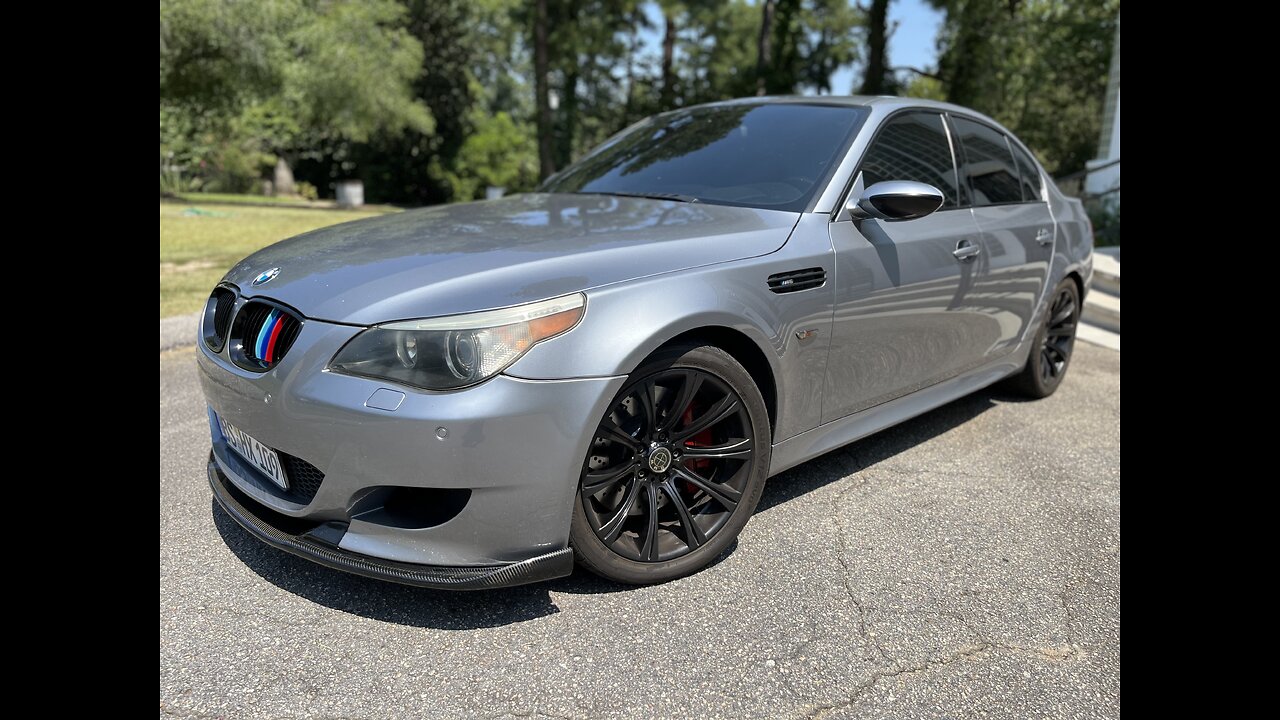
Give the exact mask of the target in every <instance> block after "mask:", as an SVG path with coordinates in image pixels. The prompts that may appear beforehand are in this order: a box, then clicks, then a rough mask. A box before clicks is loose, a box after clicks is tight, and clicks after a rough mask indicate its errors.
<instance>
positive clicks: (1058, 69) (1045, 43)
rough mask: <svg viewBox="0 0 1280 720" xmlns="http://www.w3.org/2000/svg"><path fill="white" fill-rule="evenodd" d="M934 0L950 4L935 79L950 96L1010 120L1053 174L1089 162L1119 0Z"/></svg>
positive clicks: (1007, 122) (944, 5)
mask: <svg viewBox="0 0 1280 720" xmlns="http://www.w3.org/2000/svg"><path fill="white" fill-rule="evenodd" d="M930 2H931V3H932V4H933V5H934V6H935V7H938V8H940V9H942V10H943V11H945V12H946V19H945V21H944V22H943V27H942V31H941V33H940V36H939V48H940V50H941V55H940V57H939V59H938V72H937V80H938V83H939V84H940V85H941V88H942V89H943V90H944V91H945V93H946V98H947V100H949V101H951V102H954V103H958V104H961V105H967V106H969V107H972V108H974V109H976V110H979V111H982V112H985V113H987V114H988V115H991V116H992V117H994V118H996V119H997V120H999V121H1000V122H1002V123H1004V124H1005V125H1006V126H1008V127H1009V128H1010V129H1011V130H1013V131H1014V133H1016V134H1017V135H1018V137H1019V138H1021V139H1022V140H1023V141H1024V142H1026V143H1027V145H1028V146H1030V147H1031V149H1032V150H1034V151H1035V152H1036V154H1037V155H1038V156H1039V157H1040V160H1041V161H1042V162H1044V164H1045V167H1046V168H1047V169H1048V170H1049V171H1050V172H1051V173H1055V174H1060V173H1067V172H1072V171H1075V170H1080V169H1083V168H1084V164H1085V162H1086V161H1087V160H1088V159H1089V158H1091V157H1092V155H1093V151H1094V144H1095V143H1096V142H1097V136H1098V130H1099V123H1100V122H1101V115H1102V100H1103V96H1104V94H1105V92H1106V83H1107V69H1108V63H1109V62H1110V58H1111V48H1112V40H1113V37H1114V32H1115V23H1116V22H1117V19H1118V17H1119V12H1120V3H1119V1H1118V0H1079V1H1076V2H1067V1H1066V0H930ZM928 89H929V88H927V87H926V84H924V83H920V84H918V90H920V91H925V90H928Z"/></svg>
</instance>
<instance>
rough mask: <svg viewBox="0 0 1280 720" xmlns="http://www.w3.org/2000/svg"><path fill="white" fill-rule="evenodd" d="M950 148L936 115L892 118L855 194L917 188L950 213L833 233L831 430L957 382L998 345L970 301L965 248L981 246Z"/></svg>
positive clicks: (971, 276) (835, 225)
mask: <svg viewBox="0 0 1280 720" xmlns="http://www.w3.org/2000/svg"><path fill="white" fill-rule="evenodd" d="M951 148H952V146H951V141H950V139H949V137H948V135H947V129H946V125H945V122H944V120H943V117H942V115H941V114H939V113H937V112H931V111H910V112H906V113H900V114H897V115H894V116H892V117H891V118H889V119H888V120H886V121H885V122H884V123H883V124H882V125H881V126H880V128H879V130H878V131H877V134H876V136H875V138H874V139H873V140H872V142H871V144H870V145H869V146H868V148H867V151H866V153H865V155H864V157H863V158H862V161H861V163H860V165H859V168H858V171H857V172H855V175H854V176H855V177H858V174H859V173H860V174H861V178H860V179H859V180H858V181H857V182H856V183H855V185H854V192H860V191H861V189H862V188H864V187H867V186H870V185H872V184H874V183H877V182H880V181H883V180H914V181H917V182H923V183H927V184H929V185H932V186H934V187H936V188H938V189H939V190H941V191H942V192H943V195H944V196H945V200H944V202H943V206H942V207H941V208H940V209H939V210H938V211H937V212H935V213H933V214H931V215H928V216H926V217H923V218H919V219H917V220H908V221H905V222H886V221H882V220H875V219H865V220H859V221H857V222H854V221H853V220H852V219H851V218H850V217H849V215H848V213H847V212H846V211H844V210H843V209H842V210H841V211H840V215H839V216H838V219H837V220H836V221H835V222H832V223H831V225H830V229H831V241H832V245H833V247H834V249H835V253H836V308H835V316H834V323H833V324H832V329H831V349H830V354H829V356H828V361H827V381H826V393H825V394H824V397H823V405H822V416H823V421H824V422H829V421H831V420H835V419H838V418H841V417H844V416H846V415H849V414H851V413H854V412H858V411H859V410H863V409H866V408H868V407H871V406H874V405H878V404H880V403H882V402H886V401H889V400H892V399H894V398H897V397H901V396H903V395H906V394H907V393H910V392H912V391H914V390H918V389H920V388H922V387H926V386H928V385H932V384H933V383H936V382H938V381H940V380H944V379H946V378H948V377H951V376H953V375H955V374H957V373H958V372H961V371H963V370H964V369H965V368H967V367H970V366H972V365H973V364H974V363H975V362H981V359H982V357H983V353H984V352H985V351H986V349H987V348H988V347H989V346H990V344H991V342H992V335H993V331H992V330H991V327H990V325H992V324H993V323H992V322H991V320H990V319H989V318H986V317H984V316H983V315H982V314H981V313H977V312H974V311H973V308H972V307H970V303H969V302H968V301H967V300H966V296H967V295H968V294H969V293H970V292H971V290H972V288H973V287H974V283H975V281H976V278H977V276H978V274H979V273H980V272H981V266H980V264H979V263H978V262H975V260H976V259H978V258H980V257H981V256H980V255H979V256H978V258H974V257H973V256H971V255H969V254H968V253H965V252H962V253H961V257H957V256H956V254H955V253H956V250H957V249H958V248H962V247H967V246H971V245H974V244H976V243H979V242H981V238H980V232H979V230H978V225H977V223H976V222H974V219H973V213H972V211H971V210H970V209H969V208H968V207H967V205H968V198H967V197H965V196H964V195H963V189H962V188H963V186H962V185H961V183H959V181H958V176H957V171H956V167H955V164H954V162H955V161H954V157H953V154H952V149H951Z"/></svg>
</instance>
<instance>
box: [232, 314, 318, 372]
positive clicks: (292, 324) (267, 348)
mask: <svg viewBox="0 0 1280 720" xmlns="http://www.w3.org/2000/svg"><path fill="white" fill-rule="evenodd" d="M236 326H237V327H236V329H233V330H232V334H233V335H236V336H238V337H239V339H240V342H241V343H242V347H243V351H242V352H243V354H242V355H241V356H240V359H237V358H236V357H235V354H234V353H233V357H232V360H233V361H234V362H236V364H237V365H240V366H241V367H244V368H245V369H246V370H265V369H268V368H270V367H271V366H273V365H275V364H276V363H278V362H280V360H281V359H282V358H283V357H284V355H285V353H287V352H289V347H290V346H291V345H293V341H294V340H296V339H297V337H298V333H299V331H301V330H302V321H300V320H299V319H298V318H296V317H294V315H293V314H292V313H290V312H289V311H288V310H285V309H284V308H281V307H278V306H276V305H275V304H274V303H273V304H267V303H265V302H262V301H258V300H250V301H249V302H247V303H245V306H244V308H242V309H241V310H240V314H239V317H238V318H237V320H236Z"/></svg>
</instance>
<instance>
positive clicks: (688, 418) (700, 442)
mask: <svg viewBox="0 0 1280 720" xmlns="http://www.w3.org/2000/svg"><path fill="white" fill-rule="evenodd" d="M680 422H681V423H682V424H684V425H688V424H689V423H691V422H693V403H689V408H688V409H687V410H685V411H684V417H683V418H681V419H680ZM712 441H713V438H712V437H711V429H710V428H708V429H706V430H703V431H702V432H700V433H698V434H697V435H694V436H693V437H691V438H689V439H688V440H687V441H685V445H689V446H692V447H708V446H710V445H711V444H712ZM686 464H688V465H689V466H691V467H692V468H693V469H694V470H697V471H698V474H699V475H703V476H704V477H705V474H704V473H703V471H704V470H706V469H707V468H709V467H711V461H710V460H707V459H702V460H693V461H690V462H689V463H686ZM684 488H685V490H688V491H689V494H690V495H695V494H697V492H698V486H697V485H694V484H693V483H691V482H689V481H688V480H686V481H685V483H684Z"/></svg>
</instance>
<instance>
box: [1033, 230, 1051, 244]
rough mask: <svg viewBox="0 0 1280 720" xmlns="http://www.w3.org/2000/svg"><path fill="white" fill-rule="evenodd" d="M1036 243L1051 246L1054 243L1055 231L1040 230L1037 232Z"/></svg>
mask: <svg viewBox="0 0 1280 720" xmlns="http://www.w3.org/2000/svg"><path fill="white" fill-rule="evenodd" d="M1036 242H1038V243H1040V244H1041V245H1049V244H1050V243H1052V242H1053V231H1052V230H1050V229H1049V228H1040V229H1039V230H1038V231H1036Z"/></svg>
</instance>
